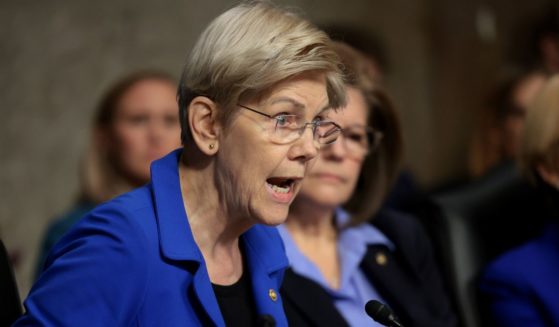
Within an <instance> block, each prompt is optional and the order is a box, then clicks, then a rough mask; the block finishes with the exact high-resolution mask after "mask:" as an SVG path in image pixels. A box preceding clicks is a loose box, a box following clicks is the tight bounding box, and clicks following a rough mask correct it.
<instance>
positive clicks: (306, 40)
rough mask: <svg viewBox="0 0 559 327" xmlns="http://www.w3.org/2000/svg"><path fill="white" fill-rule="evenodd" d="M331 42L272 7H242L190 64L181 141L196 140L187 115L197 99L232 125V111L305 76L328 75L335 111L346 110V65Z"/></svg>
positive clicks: (212, 29) (223, 18)
mask: <svg viewBox="0 0 559 327" xmlns="http://www.w3.org/2000/svg"><path fill="white" fill-rule="evenodd" d="M330 46H331V41H330V39H329V37H328V36H327V35H326V34H325V33H324V32H322V31H321V30H319V29H318V28H316V27H315V26H314V25H312V24H311V23H309V22H308V21H307V20H305V19H303V18H301V17H299V16H297V15H295V14H294V13H292V12H289V11H287V10H284V9H280V8H278V7H275V6H274V5H272V4H270V3H267V2H260V1H256V2H248V3H242V4H240V5H238V6H236V7H233V8H232V9H230V10H228V11H226V12H225V13H223V14H221V15H220V16H218V17H217V18H216V19H214V20H213V21H212V22H211V23H210V25H209V26H208V27H207V28H206V29H205V30H204V32H203V33H202V35H201V36H200V38H199V39H198V41H197V43H196V45H195V46H194V48H193V49H192V52H191V53H190V56H189V57H188V60H187V62H186V65H185V68H184V71H183V74H182V77H181V82H180V85H179V90H178V100H179V110H180V119H181V128H182V133H181V140H182V143H183V144H185V143H186V141H187V140H188V139H190V131H189V127H188V119H187V116H188V113H187V109H188V106H189V104H190V102H191V101H192V99H194V98H195V97H196V96H206V97H208V98H210V99H211V100H212V101H214V102H216V103H217V104H218V105H219V107H220V110H219V111H218V119H219V120H220V121H221V122H224V123H227V122H228V120H229V118H230V117H231V113H232V110H231V108H232V107H233V106H234V105H236V104H237V103H238V102H239V101H240V100H241V99H244V98H248V97H254V96H258V95H260V94H262V93H263V92H264V91H266V90H269V89H270V88H271V87H273V86H274V85H275V84H277V83H278V82H281V81H283V80H285V79H287V78H290V77H293V76H296V75H299V74H302V73H304V72H311V71H319V72H321V73H324V74H325V77H326V88H327V94H328V101H329V106H330V107H332V108H340V107H343V106H344V105H345V101H346V98H345V89H344V82H343V77H342V73H341V69H340V63H339V60H338V56H337V55H336V53H335V52H334V51H333V50H332V49H331V48H330Z"/></svg>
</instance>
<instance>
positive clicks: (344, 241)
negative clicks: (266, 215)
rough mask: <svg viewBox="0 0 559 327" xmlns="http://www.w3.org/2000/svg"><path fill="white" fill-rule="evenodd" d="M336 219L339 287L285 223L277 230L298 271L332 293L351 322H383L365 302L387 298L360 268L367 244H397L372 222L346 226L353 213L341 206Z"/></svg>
mask: <svg viewBox="0 0 559 327" xmlns="http://www.w3.org/2000/svg"><path fill="white" fill-rule="evenodd" d="M335 219H336V225H337V226H338V228H339V234H338V244H337V249H338V258H339V260H340V267H341V276H340V277H341V279H340V284H339V285H340V287H339V288H338V289H334V288H332V287H331V286H330V285H329V284H328V282H327V281H326V278H324V276H323V275H322V273H321V272H320V270H319V269H318V267H317V266H316V265H315V264H314V263H313V262H312V261H311V260H310V259H309V258H308V257H307V256H305V254H303V253H302V252H301V251H300V250H299V248H298V247H297V245H296V244H295V242H294V241H293V238H291V235H290V234H289V231H288V230H287V228H286V227H285V225H280V226H278V230H279V232H280V235H281V238H282V239H283V242H284V244H285V251H286V254H287V257H288V259H289V264H290V265H291V268H292V269H293V271H294V272H295V273H297V274H299V275H301V276H304V277H306V278H309V279H310V280H312V281H314V282H316V283H318V284H319V285H320V286H322V287H323V288H324V289H325V290H326V292H327V293H328V294H330V296H331V297H332V300H333V301H334V305H335V306H336V308H337V309H338V311H339V312H340V313H341V315H342V316H343V317H344V319H345V320H346V321H347V322H348V323H349V325H350V326H382V325H380V324H377V323H376V322H374V321H373V320H372V319H371V318H370V317H369V316H367V314H366V313H365V304H366V303H367V302H368V301H369V300H372V299H377V300H379V301H382V302H384V301H383V300H382V298H381V297H380V295H379V294H378V292H377V290H376V289H375V287H374V285H372V284H371V283H370V282H369V280H368V279H367V277H366V276H365V275H364V274H363V272H362V271H361V270H360V269H359V265H360V264H361V261H362V260H363V257H364V256H365V253H366V252H367V246H368V245H371V244H381V245H385V246H387V247H388V248H389V249H391V250H393V249H394V244H392V242H390V240H389V239H388V238H387V237H386V236H385V235H384V234H383V233H382V232H381V231H380V230H378V229H377V228H376V227H374V226H372V225H370V224H361V225H359V226H355V227H344V226H346V225H347V224H348V223H349V220H350V216H349V214H348V213H347V212H346V211H344V210H343V209H341V208H340V209H338V210H336V218H335Z"/></svg>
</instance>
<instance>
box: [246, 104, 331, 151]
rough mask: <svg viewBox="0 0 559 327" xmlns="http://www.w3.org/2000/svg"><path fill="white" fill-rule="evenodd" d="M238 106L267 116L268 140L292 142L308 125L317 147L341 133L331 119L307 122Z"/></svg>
mask: <svg viewBox="0 0 559 327" xmlns="http://www.w3.org/2000/svg"><path fill="white" fill-rule="evenodd" d="M238 106H239V107H241V108H243V109H247V110H250V111H252V112H254V113H257V114H259V115H262V116H264V117H266V118H269V124H268V125H265V129H266V131H267V133H268V135H269V137H270V140H271V141H272V142H274V143H277V144H288V143H291V142H294V141H295V140H297V139H299V138H300V137H301V135H303V132H304V131H305V129H306V128H307V126H309V125H310V126H311V127H312V133H313V139H314V141H315V142H316V143H317V145H318V147H320V146H321V145H327V144H332V143H334V142H335V141H336V139H337V138H338V136H339V135H340V133H341V127H340V126H339V125H338V124H336V123H334V122H332V121H328V120H318V119H316V120H313V121H312V122H310V123H308V122H306V121H304V120H303V119H302V118H301V117H299V116H297V115H290V114H285V113H281V114H277V115H274V116H272V115H268V114H266V113H263V112H260V111H258V110H254V109H252V108H249V107H247V106H243V105H242V104H238Z"/></svg>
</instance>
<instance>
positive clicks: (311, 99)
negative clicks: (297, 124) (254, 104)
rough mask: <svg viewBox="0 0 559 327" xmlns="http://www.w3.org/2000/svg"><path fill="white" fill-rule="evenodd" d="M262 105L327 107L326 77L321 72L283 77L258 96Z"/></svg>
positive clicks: (314, 108)
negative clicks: (283, 78)
mask: <svg viewBox="0 0 559 327" xmlns="http://www.w3.org/2000/svg"><path fill="white" fill-rule="evenodd" d="M258 102H260V103H261V104H264V105H279V106H289V107H292V108H294V109H298V110H301V111H303V110H309V109H310V110H312V111H316V110H323V109H325V108H326V107H328V104H329V101H328V93H327V91H326V78H325V75H324V74H321V73H303V74H299V75H296V76H294V77H291V78H288V79H285V80H283V81H281V82H279V83H277V84H275V85H274V86H273V87H271V88H270V89H269V90H268V91H267V92H265V93H263V94H262V96H260V97H259V101H258Z"/></svg>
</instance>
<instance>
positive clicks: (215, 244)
mask: <svg viewBox="0 0 559 327" xmlns="http://www.w3.org/2000/svg"><path fill="white" fill-rule="evenodd" d="M330 43H331V41H330V39H329V37H328V36H327V35H326V33H324V32H322V31H321V30H319V29H318V28H316V27H315V26H314V25H312V24H311V23H310V22H308V21H307V20H305V19H303V18H301V17H300V16H298V15H296V14H294V13H292V12H289V11H286V10H283V9H281V8H278V7H276V6H274V5H273V4H271V3H270V2H267V1H266V2H265V1H251V2H243V3H241V4H239V5H237V6H235V7H233V8H231V9H229V10H227V11H226V12H224V13H223V14H221V15H220V16H218V17H217V18H215V19H214V20H213V21H212V22H211V23H210V24H209V25H208V26H207V27H206V28H205V29H204V31H203V32H202V34H201V35H200V37H199V38H198V40H197V41H196V44H195V45H194V47H193V48H192V50H191V52H190V55H189V57H188V59H187V61H186V65H185V67H184V70H183V74H182V78H181V82H180V85H179V91H178V93H179V118H180V125H181V141H182V144H183V148H179V149H177V150H175V151H173V152H171V153H170V154H168V155H166V156H165V157H163V158H162V159H159V160H156V161H154V162H153V163H152V165H151V176H150V183H149V184H147V185H144V186H142V187H140V188H137V189H135V190H133V191H131V192H128V193H126V194H124V195H122V196H119V197H117V198H115V199H113V200H111V201H108V202H106V203H104V204H102V205H100V206H98V207H96V208H95V209H93V211H91V212H90V213H89V214H87V215H86V216H85V217H84V218H83V219H81V220H80V221H79V222H78V223H76V224H75V225H74V227H72V229H71V230H70V231H69V232H68V233H66V234H65V235H64V236H63V237H62V239H61V240H60V241H59V242H58V243H57V244H56V245H55V246H54V248H53V249H52V250H51V252H50V254H49V256H48V258H47V261H46V263H45V269H44V270H43V272H42V274H41V275H40V277H39V279H38V280H37V282H36V283H35V285H34V286H33V288H32V289H31V292H30V293H29V296H28V297H27V299H26V300H25V302H24V305H25V308H26V313H25V314H24V316H23V317H22V318H20V320H18V321H17V322H16V324H15V325H16V326H30V325H33V326H39V325H40V326H44V325H49V326H130V325H135V326H136V325H142V326H261V325H264V324H266V325H273V326H287V320H286V317H285V314H284V310H283V304H282V303H283V300H282V297H281V295H280V293H279V287H280V284H281V281H282V279H283V275H284V270H285V269H286V268H287V266H288V261H287V258H286V256H285V252H284V248H283V243H282V241H281V238H280V236H279V234H278V231H277V230H276V228H275V227H272V226H275V225H278V224H280V223H283V222H284V221H285V219H286V218H287V214H288V210H289V206H290V204H291V202H292V200H293V199H294V197H295V196H296V194H297V193H298V191H299V188H300V185H301V182H302V179H303V177H304V176H305V175H306V173H307V171H308V169H310V166H311V165H312V163H313V162H314V160H313V159H314V158H315V157H316V156H317V154H318V152H319V150H320V149H321V148H322V147H326V146H328V145H330V144H332V143H333V142H335V141H336V139H337V138H338V136H339V135H340V132H341V130H340V128H339V126H338V125H337V124H336V123H334V122H333V121H331V120H329V118H328V115H329V114H331V113H332V111H335V110H336V109H337V108H341V107H344V106H345V103H346V94H345V88H344V83H343V76H342V73H341V70H340V62H339V60H338V57H337V56H336V54H335V53H334V51H333V50H332V48H331V45H330Z"/></svg>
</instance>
